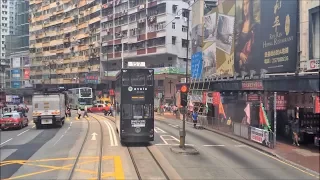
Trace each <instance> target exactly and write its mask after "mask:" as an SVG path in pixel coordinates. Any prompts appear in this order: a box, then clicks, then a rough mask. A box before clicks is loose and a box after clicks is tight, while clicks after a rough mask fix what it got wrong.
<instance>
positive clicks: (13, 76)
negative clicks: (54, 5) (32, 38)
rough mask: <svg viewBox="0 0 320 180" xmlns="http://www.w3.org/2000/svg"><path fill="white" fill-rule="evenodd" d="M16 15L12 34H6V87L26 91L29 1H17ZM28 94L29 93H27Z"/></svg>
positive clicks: (29, 82) (29, 83)
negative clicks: (8, 64)
mask: <svg viewBox="0 0 320 180" xmlns="http://www.w3.org/2000/svg"><path fill="white" fill-rule="evenodd" d="M14 9H15V16H16V17H17V20H16V26H15V28H14V33H15V34H14V35H8V36H6V43H5V44H6V54H7V58H8V59H9V60H10V68H7V69H6V72H5V74H6V88H7V89H20V93H19V92H18V91H16V92H15V93H16V94H21V93H22V92H23V93H26V91H27V90H26V89H25V88H30V87H32V83H31V81H30V80H29V79H30V61H29V22H28V21H29V20H28V18H29V1H28V0H20V1H17V3H16V6H15V8H14ZM29 94H30V93H29Z"/></svg>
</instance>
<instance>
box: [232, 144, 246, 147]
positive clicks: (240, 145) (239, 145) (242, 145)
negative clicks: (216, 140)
mask: <svg viewBox="0 0 320 180" xmlns="http://www.w3.org/2000/svg"><path fill="white" fill-rule="evenodd" d="M234 147H247V145H244V144H238V145H234Z"/></svg>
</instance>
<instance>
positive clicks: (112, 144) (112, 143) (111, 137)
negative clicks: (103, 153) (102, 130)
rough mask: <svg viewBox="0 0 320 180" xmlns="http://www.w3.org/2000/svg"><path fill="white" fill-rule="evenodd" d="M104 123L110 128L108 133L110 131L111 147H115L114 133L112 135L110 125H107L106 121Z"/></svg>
mask: <svg viewBox="0 0 320 180" xmlns="http://www.w3.org/2000/svg"><path fill="white" fill-rule="evenodd" d="M103 122H104V123H105V124H106V126H107V128H108V131H109V139H110V145H111V146H114V142H113V136H112V133H111V129H110V126H109V124H107V122H106V121H103Z"/></svg>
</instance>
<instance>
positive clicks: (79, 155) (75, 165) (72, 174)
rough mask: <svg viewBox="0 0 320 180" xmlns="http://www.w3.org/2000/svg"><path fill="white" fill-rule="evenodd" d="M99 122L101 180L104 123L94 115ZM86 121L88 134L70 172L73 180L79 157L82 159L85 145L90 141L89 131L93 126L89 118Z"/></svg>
mask: <svg viewBox="0 0 320 180" xmlns="http://www.w3.org/2000/svg"><path fill="white" fill-rule="evenodd" d="M93 118H94V119H95V120H96V121H97V122H98V123H99V126H100V132H101V133H100V134H101V136H100V142H99V145H100V146H99V157H98V159H99V160H98V172H97V179H98V180H101V166H102V157H103V142H104V141H103V128H102V123H101V122H100V121H99V120H98V119H96V118H95V117H93ZM86 121H87V124H88V128H87V130H86V134H85V137H84V139H83V142H82V144H81V147H80V149H79V151H78V153H77V156H76V159H75V162H74V164H73V166H72V168H71V171H70V173H69V177H68V179H69V180H71V179H73V178H74V174H75V172H76V167H77V165H78V162H79V159H80V157H81V155H82V153H83V149H84V147H85V145H86V144H87V143H88V139H89V138H90V137H89V135H90V134H89V132H90V128H91V126H90V122H89V120H88V119H86Z"/></svg>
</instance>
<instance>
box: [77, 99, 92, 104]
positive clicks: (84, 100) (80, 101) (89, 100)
mask: <svg viewBox="0 0 320 180" xmlns="http://www.w3.org/2000/svg"><path fill="white" fill-rule="evenodd" d="M79 104H81V105H91V104H92V100H91V99H89V98H79Z"/></svg>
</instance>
